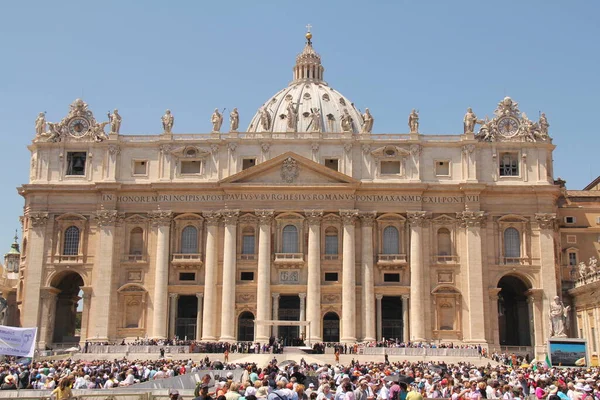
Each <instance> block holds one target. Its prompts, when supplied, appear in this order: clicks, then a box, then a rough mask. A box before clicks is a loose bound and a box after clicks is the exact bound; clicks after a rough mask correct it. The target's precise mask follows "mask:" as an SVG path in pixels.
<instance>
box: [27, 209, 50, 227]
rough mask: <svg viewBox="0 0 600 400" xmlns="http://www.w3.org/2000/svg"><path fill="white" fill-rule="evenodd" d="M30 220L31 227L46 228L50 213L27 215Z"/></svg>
mask: <svg viewBox="0 0 600 400" xmlns="http://www.w3.org/2000/svg"><path fill="white" fill-rule="evenodd" d="M27 217H28V218H29V222H30V224H31V226H33V227H34V228H35V227H38V226H46V222H47V221H48V213H47V212H33V213H29V214H28V215H27Z"/></svg>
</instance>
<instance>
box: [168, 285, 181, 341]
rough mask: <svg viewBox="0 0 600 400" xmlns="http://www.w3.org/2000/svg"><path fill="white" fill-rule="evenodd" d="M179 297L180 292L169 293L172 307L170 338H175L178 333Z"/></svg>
mask: <svg viewBox="0 0 600 400" xmlns="http://www.w3.org/2000/svg"><path fill="white" fill-rule="evenodd" d="M178 299H179V294H178V293H169V301H170V306H171V309H170V310H169V338H171V339H172V338H174V337H175V335H176V325H175V324H176V322H177V300H178Z"/></svg>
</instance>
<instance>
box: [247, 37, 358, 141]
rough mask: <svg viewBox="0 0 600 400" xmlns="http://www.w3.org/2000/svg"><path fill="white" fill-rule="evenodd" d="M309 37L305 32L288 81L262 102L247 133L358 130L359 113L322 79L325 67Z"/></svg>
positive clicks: (353, 131)
mask: <svg viewBox="0 0 600 400" xmlns="http://www.w3.org/2000/svg"><path fill="white" fill-rule="evenodd" d="M311 38H312V35H311V34H310V33H308V34H307V41H306V45H305V46H304V49H303V50H302V52H301V53H300V54H298V56H297V57H296V65H294V68H293V78H294V79H293V80H292V82H290V84H289V85H288V86H287V87H286V88H284V89H282V90H280V91H279V92H277V93H276V94H275V95H274V96H272V97H271V98H270V99H269V100H267V101H266V102H265V103H264V104H263V105H262V107H261V108H260V109H259V110H258V112H257V113H256V114H255V115H254V117H253V118H252V120H251V121H250V126H249V127H248V130H247V131H248V132H328V133H333V132H335V133H340V132H352V133H358V132H360V128H361V126H362V124H363V119H362V116H361V114H360V113H359V112H358V110H357V109H356V108H355V107H354V104H353V103H352V102H351V101H350V100H348V99H347V98H346V97H344V96H343V95H342V94H341V93H339V92H338V91H336V90H334V89H333V88H331V87H330V86H329V85H328V84H327V83H326V82H325V81H324V80H323V72H324V71H325V68H323V65H321V56H319V54H318V53H317V52H316V51H315V50H314V48H313V46H312V42H311V40H310V39H311ZM342 120H345V121H351V124H344V123H342ZM315 124H316V125H315ZM343 127H345V129H344V128H343Z"/></svg>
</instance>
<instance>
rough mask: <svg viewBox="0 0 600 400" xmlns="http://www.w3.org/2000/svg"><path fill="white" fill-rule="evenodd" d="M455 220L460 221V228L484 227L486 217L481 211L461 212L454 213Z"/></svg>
mask: <svg viewBox="0 0 600 400" xmlns="http://www.w3.org/2000/svg"><path fill="white" fill-rule="evenodd" d="M456 218H458V220H459V221H460V222H459V223H460V226H462V227H463V228H464V227H480V226H485V222H486V220H487V216H486V215H485V212H483V211H462V212H458V213H456Z"/></svg>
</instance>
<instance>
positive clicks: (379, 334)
mask: <svg viewBox="0 0 600 400" xmlns="http://www.w3.org/2000/svg"><path fill="white" fill-rule="evenodd" d="M375 299H376V300H377V340H381V339H382V336H383V316H382V315H381V313H382V307H381V300H383V295H382V294H378V295H376V296H375Z"/></svg>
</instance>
